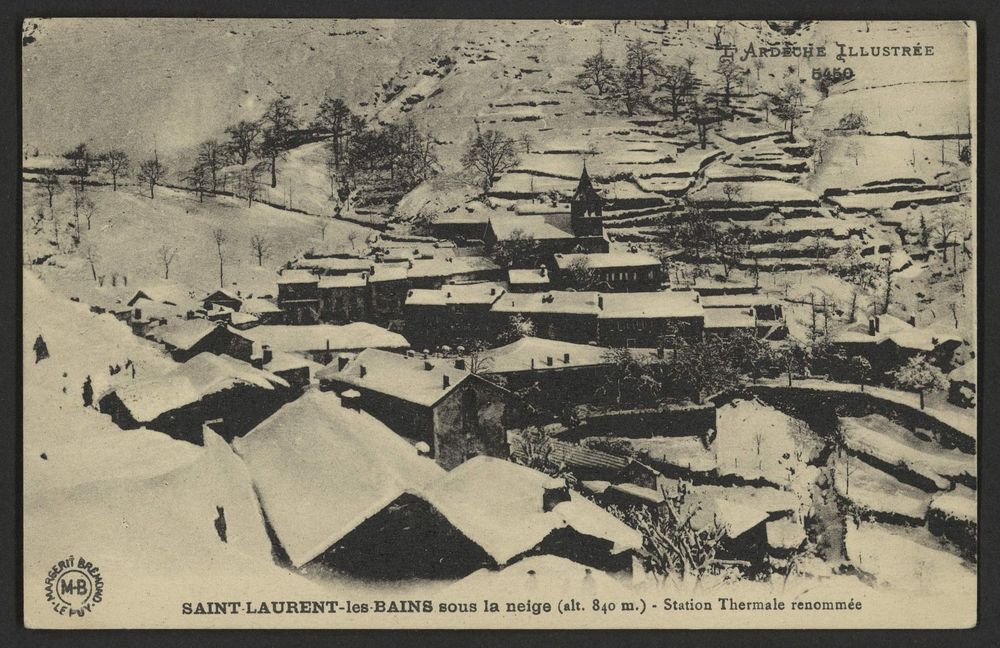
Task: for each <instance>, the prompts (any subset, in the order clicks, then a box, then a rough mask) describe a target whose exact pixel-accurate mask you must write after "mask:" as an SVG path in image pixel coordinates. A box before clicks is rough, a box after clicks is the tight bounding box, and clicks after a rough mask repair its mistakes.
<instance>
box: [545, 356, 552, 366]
mask: <svg viewBox="0 0 1000 648" xmlns="http://www.w3.org/2000/svg"><path fill="white" fill-rule="evenodd" d="M545 364H547V365H549V366H550V367H551V366H552V356H548V357H546V358H545Z"/></svg>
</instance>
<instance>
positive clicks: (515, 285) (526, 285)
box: [507, 265, 551, 292]
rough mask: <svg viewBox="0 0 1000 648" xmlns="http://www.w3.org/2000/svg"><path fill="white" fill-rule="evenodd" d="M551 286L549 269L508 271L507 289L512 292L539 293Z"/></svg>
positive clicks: (512, 269) (516, 269) (543, 267)
mask: <svg viewBox="0 0 1000 648" xmlns="http://www.w3.org/2000/svg"><path fill="white" fill-rule="evenodd" d="M550 286H551V280H550V276H549V271H548V268H546V267H545V265H542V267H540V268H538V269H537V270H536V269H528V268H524V269H522V268H511V269H510V270H508V271H507V289H508V290H510V291H511V292H537V291H539V290H548V289H549V287H550Z"/></svg>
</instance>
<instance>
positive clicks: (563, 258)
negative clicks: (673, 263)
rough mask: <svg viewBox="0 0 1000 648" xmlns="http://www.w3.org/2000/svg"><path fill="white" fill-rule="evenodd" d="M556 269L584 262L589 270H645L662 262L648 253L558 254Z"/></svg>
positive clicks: (563, 268) (556, 256)
mask: <svg viewBox="0 0 1000 648" xmlns="http://www.w3.org/2000/svg"><path fill="white" fill-rule="evenodd" d="M555 261H556V267H557V268H559V269H560V270H565V269H566V268H569V267H571V266H572V265H573V264H574V263H578V262H581V261H582V262H584V263H586V264H587V267H588V268H591V269H594V270H597V269H605V268H644V267H647V266H656V267H659V266H660V265H661V264H660V260H659V259H657V258H656V257H655V256H653V255H652V254H647V253H646V252H594V253H591V254H556V255H555Z"/></svg>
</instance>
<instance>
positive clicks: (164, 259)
mask: <svg viewBox="0 0 1000 648" xmlns="http://www.w3.org/2000/svg"><path fill="white" fill-rule="evenodd" d="M156 254H157V255H158V256H159V258H160V263H161V264H163V278H164V279H169V278H170V264H171V263H173V262H174V259H175V258H176V257H177V248H175V247H170V246H167V245H161V246H160V248H159V249H158V250H157V251H156Z"/></svg>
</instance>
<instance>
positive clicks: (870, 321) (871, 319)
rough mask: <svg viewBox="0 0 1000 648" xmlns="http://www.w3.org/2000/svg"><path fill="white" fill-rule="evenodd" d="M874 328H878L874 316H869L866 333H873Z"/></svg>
mask: <svg viewBox="0 0 1000 648" xmlns="http://www.w3.org/2000/svg"><path fill="white" fill-rule="evenodd" d="M876 330H878V329H877V328H876V327H875V318H874V317H869V318H868V335H875V331H876Z"/></svg>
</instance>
